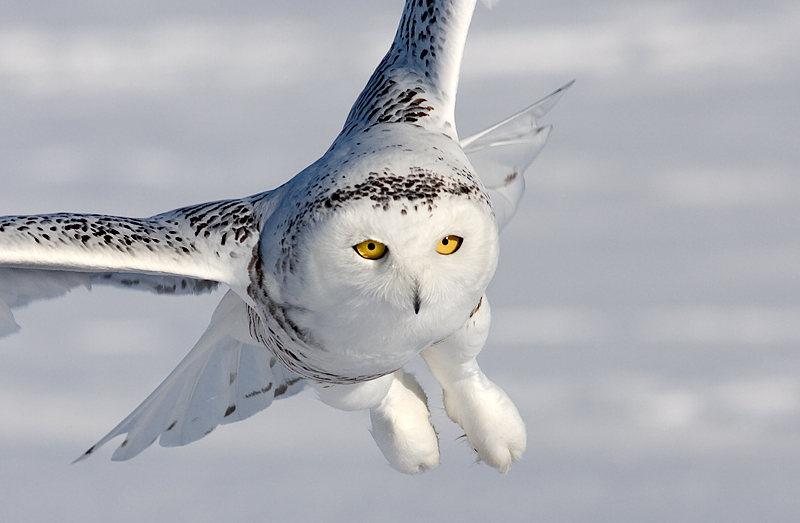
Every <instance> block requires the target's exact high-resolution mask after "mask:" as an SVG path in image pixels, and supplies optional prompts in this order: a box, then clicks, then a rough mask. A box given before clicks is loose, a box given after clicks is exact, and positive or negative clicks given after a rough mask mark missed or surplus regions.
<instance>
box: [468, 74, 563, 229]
mask: <svg viewBox="0 0 800 523" xmlns="http://www.w3.org/2000/svg"><path fill="white" fill-rule="evenodd" d="M572 84H573V82H569V83H568V84H566V85H565V86H564V87H561V88H560V89H557V90H556V91H554V92H553V93H551V94H549V95H548V96H546V97H544V98H543V99H541V100H539V101H538V102H536V103H535V104H533V105H531V106H530V107H528V108H526V109H523V110H522V111H520V112H518V113H517V114H515V115H514V116H511V117H510V118H507V119H505V120H503V121H502V122H500V123H498V124H497V125H493V126H492V127H489V128H488V129H485V130H483V131H481V132H479V133H477V134H474V135H472V136H470V137H469V138H465V139H464V140H462V141H461V147H462V148H463V149H464V152H465V153H466V155H467V158H469V161H470V163H472V166H473V168H474V169H475V172H476V173H477V174H478V177H480V179H481V181H482V182H483V184H484V186H485V187H486V190H487V192H488V193H489V197H490V198H491V200H492V206H493V207H494V212H495V215H496V216H497V224H498V227H499V228H501V229H502V228H503V227H504V226H505V225H506V224H507V223H508V222H509V221H510V220H511V218H512V217H513V216H514V213H515V212H516V211H517V205H518V204H519V201H520V199H521V198H522V195H523V194H524V193H525V177H524V176H523V175H524V173H525V170H526V169H527V168H528V166H530V164H531V163H533V161H534V160H535V159H536V156H537V155H538V154H539V152H540V151H541V150H542V148H543V147H544V145H545V143H547V137H548V136H549V135H550V129H551V128H552V126H550V125H545V126H539V123H538V121H539V118H541V117H542V116H544V115H545V114H547V112H548V111H549V110H550V109H552V108H553V106H554V105H555V104H556V102H558V100H559V99H560V98H561V96H562V95H563V94H564V91H565V90H566V89H568V88H569V87H570V86H571V85H572Z"/></svg>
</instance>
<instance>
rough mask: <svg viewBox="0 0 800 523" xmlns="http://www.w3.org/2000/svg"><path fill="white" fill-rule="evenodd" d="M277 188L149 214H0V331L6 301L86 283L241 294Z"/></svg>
mask: <svg viewBox="0 0 800 523" xmlns="http://www.w3.org/2000/svg"><path fill="white" fill-rule="evenodd" d="M274 201H275V195H274V194H273V193H263V194H261V195H256V196H253V197H250V198H245V199H241V200H227V201H221V202H212V203H206V204H201V205H195V206H192V207H185V208H182V209H177V210H174V211H170V212H167V213H164V214H159V215H157V216H153V217H152V218H142V219H138V218H121V217H115V216H104V215H92V214H71V213H60V214H47V215H37V216H5V217H0V335H4V334H8V333H10V332H13V331H15V330H16V329H17V328H18V327H17V325H16V323H15V322H14V319H13V316H12V315H11V311H10V309H11V308H14V307H19V306H23V305H26V304H27V303H29V302H31V301H33V300H36V299H42V298H53V297H56V296H59V295H61V294H64V293H65V292H67V291H69V290H70V289H72V288H73V287H76V286H79V285H82V286H86V287H89V286H91V285H92V284H105V285H116V286H120V287H126V288H140V289H146V290H151V291H153V292H158V293H169V294H176V293H177V294H181V293H195V294H196V293H200V292H205V291H208V290H211V289H213V288H215V287H216V285H217V283H224V284H227V285H229V286H230V287H231V288H232V289H234V290H235V291H236V292H237V293H239V294H240V295H241V296H243V297H246V288H247V285H248V284H249V273H248V264H249V263H250V262H251V260H252V258H253V252H254V249H255V248H256V246H257V245H258V241H259V237H260V231H261V226H262V224H263V221H264V217H265V216H266V215H267V214H269V212H270V211H271V208H273V207H274Z"/></svg>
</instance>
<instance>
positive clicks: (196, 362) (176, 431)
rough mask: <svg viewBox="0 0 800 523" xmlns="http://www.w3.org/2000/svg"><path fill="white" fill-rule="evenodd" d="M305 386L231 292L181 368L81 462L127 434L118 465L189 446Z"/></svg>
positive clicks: (182, 362)
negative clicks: (256, 334) (154, 450)
mask: <svg viewBox="0 0 800 523" xmlns="http://www.w3.org/2000/svg"><path fill="white" fill-rule="evenodd" d="M304 387H305V380H303V379H301V378H300V377H299V376H297V375H295V374H293V373H292V372H291V371H289V370H287V369H286V368H284V367H283V366H282V365H281V364H280V363H278V362H277V361H276V359H275V356H273V355H272V353H271V352H270V351H269V350H268V349H266V348H265V347H264V346H262V345H260V344H258V342H257V341H255V340H253V339H251V338H250V336H249V323H248V312H247V304H246V303H245V302H244V301H243V300H242V298H241V297H239V296H238V295H237V294H236V293H234V292H233V291H228V292H227V294H225V296H224V297H223V298H222V301H220V303H219V305H218V306H217V309H216V310H215V311H214V314H213V315H212V317H211V322H210V324H209V326H208V328H207V329H206V331H205V332H204V333H203V335H202V336H201V337H200V339H199V340H198V342H197V344H195V346H194V348H193V349H192V350H191V351H189V354H187V355H186V357H184V358H183V361H181V362H180V363H179V364H178V366H177V367H176V368H175V370H173V371H172V372H171V373H170V375H169V376H167V378H166V379H165V380H164V381H163V382H162V383H161V385H159V386H158V388H157V389H156V390H154V391H153V393H152V394H150V396H148V397H147V399H145V400H144V401H143V402H142V404H141V405H139V406H138V407H137V408H136V409H135V410H134V411H133V412H131V413H130V415H128V417H126V418H125V419H124V420H122V422H120V423H119V425H117V426H116V427H114V429H112V430H111V432H109V433H108V434H106V436H105V437H103V438H102V439H101V440H100V441H98V442H97V443H95V444H94V445H92V447H91V448H90V449H89V450H87V451H86V452H85V453H84V454H82V455H81V456H80V457H79V458H78V459H77V460H75V461H81V460H83V459H86V458H88V457H89V456H90V455H92V454H94V452H95V451H96V450H97V449H99V448H100V447H101V446H103V445H105V444H106V443H108V442H109V441H111V440H112V439H114V438H116V437H117V436H121V435H122V434H126V436H125V439H124V440H123V441H122V444H121V445H120V446H119V447H118V448H117V450H116V451H114V454H113V456H112V458H111V459H113V460H115V461H120V460H126V459H130V458H132V457H134V456H136V455H138V454H139V453H140V452H142V451H143V450H144V449H146V448H147V447H149V446H150V445H152V444H153V443H155V441H156V440H160V441H159V443H160V444H161V446H162V447H175V446H179V445H186V444H188V443H191V442H193V441H197V440H198V439H201V438H203V437H204V436H206V435H208V434H209V433H210V432H211V431H212V430H214V428H216V426H217V425H220V424H225V423H232V422H234V421H240V420H243V419H246V418H249V417H250V416H252V415H253V414H255V413H257V412H259V411H261V410H263V409H265V408H267V407H268V406H269V405H270V404H271V403H272V402H273V400H275V399H280V398H285V397H289V396H292V395H294V394H297V393H298V392H300V391H301V390H303V388H304Z"/></svg>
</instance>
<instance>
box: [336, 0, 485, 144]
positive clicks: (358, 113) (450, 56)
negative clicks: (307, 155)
mask: <svg viewBox="0 0 800 523" xmlns="http://www.w3.org/2000/svg"><path fill="white" fill-rule="evenodd" d="M475 3H476V0H426V1H420V0H406V3H405V7H404V9H403V15H402V17H401V19H400V25H399V26H398V28H397V33H396V34H395V37H394V41H393V42H392V45H391V47H390V49H389V52H388V53H386V56H384V57H383V60H382V61H381V63H380V64H379V65H378V67H377V69H375V72H374V73H373V74H372V76H371V77H370V79H369V82H367V85H366V87H364V90H363V91H362V92H361V94H360V95H359V97H358V99H357V100H356V102H355V104H354V105H353V108H352V109H351V110H350V114H349V115H348V116H347V121H346V122H345V124H344V128H343V129H342V132H341V134H340V135H339V137H338V138H337V139H336V142H334V145H333V147H336V145H337V143H338V142H339V140H343V139H345V138H347V137H348V136H352V135H353V134H355V133H356V132H359V131H363V130H366V129H368V128H369V127H372V126H374V125H378V124H385V123H409V124H413V125H416V126H419V127H423V128H425V129H431V130H435V131H437V132H444V134H446V135H448V136H451V137H453V138H455V137H456V129H455V104H456V89H457V87H458V74H459V70H460V68H461V57H462V55H463V53H464V44H465V42H466V38H467V30H468V29H469V25H470V22H471V20H472V13H473V11H474V10H475Z"/></svg>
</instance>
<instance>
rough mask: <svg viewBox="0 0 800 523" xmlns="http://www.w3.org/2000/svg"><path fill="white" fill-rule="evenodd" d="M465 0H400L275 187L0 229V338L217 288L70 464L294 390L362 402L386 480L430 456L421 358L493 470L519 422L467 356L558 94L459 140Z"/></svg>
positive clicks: (514, 442) (470, 1) (506, 460)
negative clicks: (34, 312)
mask: <svg viewBox="0 0 800 523" xmlns="http://www.w3.org/2000/svg"><path fill="white" fill-rule="evenodd" d="M475 4H476V0H407V1H406V4H405V8H404V10H403V14H402V18H401V20H400V24H399V27H398V29H397V33H396V36H395V39H394V41H393V42H392V45H391V48H390V49H389V51H388V53H387V54H386V55H385V57H384V58H383V60H382V61H381V62H380V64H379V65H378V67H377V69H376V70H375V72H374V73H373V74H372V76H371V78H370V79H369V81H368V83H367V85H366V87H365V88H364V90H363V91H362V92H361V94H360V96H359V97H358V99H357V100H356V102H355V104H354V105H353V107H352V109H351V110H350V113H349V115H348V116H347V119H346V121H345V124H344V127H343V129H342V131H341V132H340V134H339V135H338V136H337V137H336V139H335V140H334V142H333V144H332V145H331V147H330V148H329V149H328V151H327V152H326V153H325V154H324V155H323V156H322V157H321V158H320V159H319V160H317V161H316V162H314V163H313V164H311V165H310V166H309V167H307V168H306V169H304V170H303V171H302V172H300V173H299V174H297V175H296V176H295V177H294V178H292V179H291V180H289V181H288V182H287V183H285V184H284V185H282V186H280V187H278V188H276V189H273V190H270V191H267V192H263V193H260V194H255V195H253V196H249V197H246V198H241V199H234V200H225V201H216V202H210V203H204V204H200V205H194V206H191V207H185V208H182V209H176V210H173V211H169V212H165V213H163V214H159V215H156V216H153V217H150V218H122V217H116V216H105V215H95V214H73V213H57V214H46V215H36V216H5V217H0V335H2V334H8V333H11V332H13V331H15V330H16V329H17V328H18V326H17V325H16V322H15V321H14V318H13V315H12V313H11V308H14V307H19V306H22V305H25V304H27V303H29V302H31V301H33V300H36V299H41V298H53V297H56V296H59V295H61V294H63V293H65V292H67V291H68V290H69V289H71V288H73V287H75V286H79V285H85V286H89V285H95V284H108V285H116V286H122V287H126V288H139V289H145V290H151V291H155V292H158V293H176V294H184V293H189V294H191V293H202V292H205V291H209V290H213V289H215V288H216V287H218V286H219V285H220V284H222V285H223V286H225V287H227V288H228V291H227V292H226V294H225V295H224V297H223V298H222V300H221V302H220V304H219V305H218V307H217V309H216V311H215V312H214V313H213V315H212V317H211V322H210V325H209V326H208V328H207V330H206V331H205V332H204V333H203V335H202V336H201V337H200V339H199V341H198V342H197V344H196V345H195V346H194V348H193V349H192V350H191V351H190V352H189V354H188V355H187V356H186V357H185V358H184V359H183V361H182V362H181V363H180V364H179V365H178V367H177V368H176V369H175V370H174V371H173V372H172V373H171V374H170V375H169V376H168V377H167V378H166V379H165V380H164V382H163V383H162V384H161V385H160V386H159V387H158V388H157V389H156V390H155V391H154V392H153V393H152V394H151V395H150V396H149V397H148V398H147V399H145V400H144V402H143V403H142V404H141V405H140V406H139V407H138V408H136V409H135V410H134V411H133V412H132V413H131V414H130V415H129V416H128V417H127V418H125V419H124V420H123V421H122V422H121V423H120V424H119V425H117V426H116V427H115V428H114V429H113V430H112V431H111V432H109V434H108V435H106V436H105V437H104V438H102V439H101V440H100V441H99V442H98V443H97V444H95V445H94V446H92V447H91V448H90V449H89V450H87V451H86V452H85V453H84V454H83V455H82V456H81V457H80V458H78V460H82V459H85V458H86V457H88V456H90V455H91V454H93V453H94V452H95V451H96V450H97V449H98V448H99V447H100V446H102V445H103V444H105V443H107V442H108V441H110V440H111V439H113V438H115V437H117V436H121V435H125V437H124V439H123V441H122V443H121V445H120V446H119V447H118V448H117V449H116V451H115V452H114V454H113V456H112V459H114V460H125V459H129V458H132V457H134V456H136V455H137V454H139V453H140V452H141V451H142V450H144V449H145V448H146V447H148V446H150V445H151V444H152V443H154V442H155V441H156V440H158V439H159V438H160V444H161V445H162V446H176V445H185V444H187V443H190V442H192V441H195V440H197V439H200V438H202V437H204V436H205V435H207V434H208V433H210V432H211V431H212V430H213V429H214V428H215V427H216V426H217V425H219V424H224V423H230V422H233V421H239V420H242V419H245V418H247V417H249V416H252V415H253V414H255V413H256V412H258V411H260V410H262V409H264V408H266V407H268V406H269V405H270V404H271V403H272V401H273V400H274V399H276V398H283V397H287V396H290V395H293V394H296V393H297V392H299V391H301V390H302V389H304V388H306V387H310V388H313V389H314V390H315V391H316V392H317V394H318V395H319V398H320V399H321V400H322V401H323V402H324V403H326V404H329V405H331V406H333V407H335V408H339V409H343V410H357V409H368V410H369V412H370V417H371V423H372V435H373V437H374V439H375V442H376V443H377V445H378V447H379V448H380V450H381V451H382V453H383V455H384V456H385V457H386V459H387V460H388V462H389V463H390V464H391V465H392V466H393V467H394V468H396V469H397V470H399V471H401V472H405V473H417V472H422V471H424V470H427V469H429V468H432V467H435V466H436V465H437V464H438V462H439V442H438V438H437V435H436V432H435V431H434V428H433V426H432V425H431V422H430V412H429V409H428V404H427V397H426V395H425V393H424V391H423V390H422V388H421V387H420V385H419V384H418V383H417V381H416V380H415V379H414V377H413V376H412V375H411V374H409V373H407V372H405V371H404V370H403V367H404V365H405V364H406V363H408V362H409V361H410V360H411V359H412V358H414V357H415V356H417V355H418V354H421V355H422V357H423V359H424V360H425V363H426V364H427V366H428V368H429V370H430V372H431V373H432V374H433V376H434V377H435V378H436V379H437V381H438V382H439V383H440V384H441V386H442V389H443V394H444V404H445V408H446V411H447V414H448V415H449V417H450V418H451V419H452V420H453V421H455V422H456V423H458V424H459V425H460V426H461V427H462V428H463V430H464V432H465V434H466V439H467V441H468V443H469V445H470V446H471V447H472V448H473V449H474V450H475V451H476V452H477V455H478V459H479V460H480V461H483V462H485V463H487V464H488V465H490V466H492V467H495V468H496V469H498V470H500V471H503V472H505V471H507V470H508V468H509V466H510V465H511V463H512V462H513V461H515V460H517V459H519V458H520V457H521V456H522V454H523V451H524V450H525V445H526V432H525V425H524V423H523V421H522V419H521V417H520V415H519V413H518V411H517V409H516V407H515V406H514V404H513V403H512V401H511V400H510V399H509V397H508V395H507V394H506V393H505V392H504V391H503V390H502V389H501V388H500V387H498V386H497V385H496V384H495V383H493V382H492V381H490V380H489V379H488V378H487V377H486V376H485V375H484V374H483V372H482V371H481V369H480V368H479V366H478V364H477V362H476V359H475V358H476V356H477V354H478V352H479V351H480V350H481V349H482V347H483V345H484V342H485V340H486V336H487V333H488V329H489V324H490V309H489V303H488V301H487V299H486V296H485V295H484V292H485V290H486V286H487V284H488V283H489V281H490V279H491V278H492V276H493V274H494V271H495V267H496V265H497V259H498V231H499V230H500V229H501V228H502V227H503V226H504V225H505V224H506V223H507V222H508V221H509V220H510V219H511V217H512V216H513V214H514V211H515V209H516V207H517V204H518V202H519V199H520V198H521V196H522V193H523V192H524V187H525V183H524V178H523V176H522V175H523V173H524V171H525V169H526V168H527V166H528V165H529V164H530V163H531V162H532V161H533V159H534V158H535V157H536V155H537V154H538V152H539V150H540V149H541V148H542V147H543V146H544V144H545V141H546V139H547V136H548V133H549V131H550V127H549V126H539V125H538V119H539V118H540V117H541V116H542V115H544V114H545V113H546V112H547V111H548V110H549V109H550V108H551V107H552V106H553V105H554V104H555V103H556V102H557V100H558V99H559V97H560V96H561V94H562V93H563V90H564V89H565V88H566V87H567V86H568V85H569V84H568V85H567V86H565V87H563V88H561V89H559V90H557V91H555V92H554V93H552V94H551V95H549V96H548V97H546V98H544V99H543V100H541V101H540V102H538V103H536V104H534V105H532V106H530V107H529V108H527V109H525V110H523V111H522V112H520V113H518V114H516V115H514V116H512V117H511V118H509V119H507V120H505V121H503V122H501V123H499V124H497V125H495V126H493V127H491V128H489V129H487V130H485V131H483V132H481V133H478V134H476V135H474V136H472V137H470V138H467V139H465V140H459V138H458V135H457V133H456V126H455V120H454V108H455V96H456V87H457V83H458V74H459V68H460V64H461V57H462V53H463V49H464V43H465V40H466V36H467V30H468V27H469V24H470V21H471V18H472V14H473V10H474V8H475Z"/></svg>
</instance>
